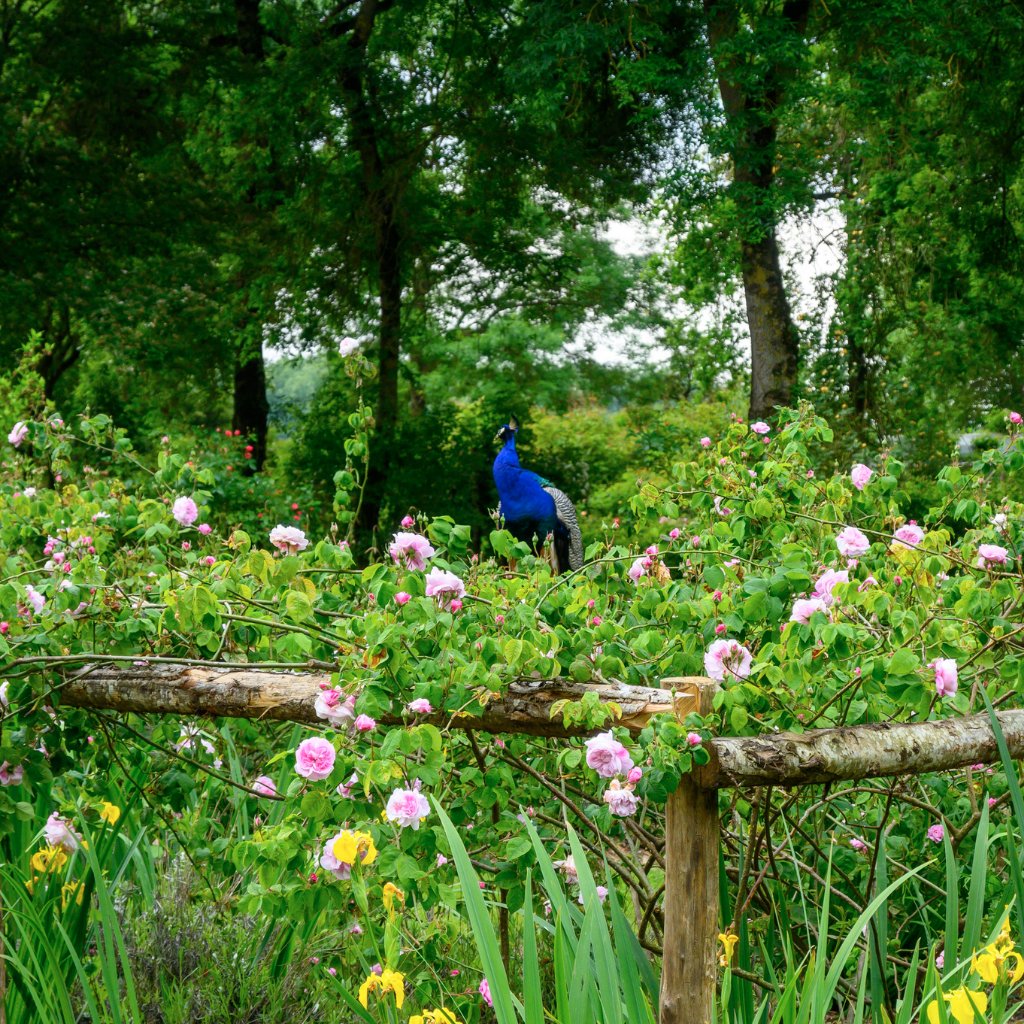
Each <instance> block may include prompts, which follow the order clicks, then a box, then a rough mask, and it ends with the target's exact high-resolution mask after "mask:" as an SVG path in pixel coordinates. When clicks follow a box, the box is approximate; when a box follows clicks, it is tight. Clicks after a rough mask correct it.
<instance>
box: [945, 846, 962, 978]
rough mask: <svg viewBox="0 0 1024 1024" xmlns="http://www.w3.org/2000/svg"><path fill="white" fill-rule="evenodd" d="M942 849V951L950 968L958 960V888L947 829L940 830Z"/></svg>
mask: <svg viewBox="0 0 1024 1024" xmlns="http://www.w3.org/2000/svg"><path fill="white" fill-rule="evenodd" d="M942 848H943V850H944V851H945V854H946V931H945V936H944V939H943V943H944V944H943V950H944V956H945V960H946V963H948V964H949V965H950V966H951V967H952V966H953V964H955V963H957V962H958V961H959V959H960V957H959V949H960V927H959V926H960V888H959V885H958V883H957V868H956V857H955V856H954V855H953V844H952V843H951V842H950V840H949V832H948V830H947V829H945V828H943V830H942Z"/></svg>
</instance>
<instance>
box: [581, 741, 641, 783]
mask: <svg viewBox="0 0 1024 1024" xmlns="http://www.w3.org/2000/svg"><path fill="white" fill-rule="evenodd" d="M587 764H588V765H589V766H590V767H591V768H593V769H594V771H596V772H597V774H598V775H600V776H601V778H602V779H610V778H612V777H613V776H615V775H625V774H627V773H628V772H629V771H630V769H631V768H632V767H633V759H632V758H631V757H630V756H629V751H628V750H626V748H625V747H624V746H623V745H622V744H621V743H620V742H619V741H618V740H617V739H616V738H615V736H614V735H613V734H612V731H611V730H610V729H609V730H608V732H602V733H599V734H598V735H597V736H594V737H592V738H591V739H589V740H587Z"/></svg>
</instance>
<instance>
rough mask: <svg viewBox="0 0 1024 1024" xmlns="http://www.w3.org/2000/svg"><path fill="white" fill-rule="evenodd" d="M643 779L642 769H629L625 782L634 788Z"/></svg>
mask: <svg viewBox="0 0 1024 1024" xmlns="http://www.w3.org/2000/svg"><path fill="white" fill-rule="evenodd" d="M643 777H644V770H643V768H630V769H629V777H628V778H627V779H626V781H627V782H628V783H629V784H630V785H631V786H635V785H636V784H637V783H638V782H639V781H640V780H641V779H642V778H643Z"/></svg>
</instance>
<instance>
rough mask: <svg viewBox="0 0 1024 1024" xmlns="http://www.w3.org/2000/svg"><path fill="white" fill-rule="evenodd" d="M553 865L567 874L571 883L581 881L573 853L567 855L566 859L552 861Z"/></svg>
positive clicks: (568, 881) (567, 879)
mask: <svg viewBox="0 0 1024 1024" xmlns="http://www.w3.org/2000/svg"><path fill="white" fill-rule="evenodd" d="M551 866H552V867H555V868H558V870H559V871H561V872H562V874H563V875H565V880H566V882H567V883H568V884H569V885H576V883H577V882H578V881H579V873H578V872H577V871H576V861H574V860H573V858H572V856H571V855H570V856H568V857H566V858H565V860H554V861H552V862H551Z"/></svg>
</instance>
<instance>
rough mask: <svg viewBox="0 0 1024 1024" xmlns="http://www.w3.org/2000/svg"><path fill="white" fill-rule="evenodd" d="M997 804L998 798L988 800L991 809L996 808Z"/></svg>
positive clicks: (992, 797) (991, 797)
mask: <svg viewBox="0 0 1024 1024" xmlns="http://www.w3.org/2000/svg"><path fill="white" fill-rule="evenodd" d="M996 802H997V801H996V798H995V797H994V796H990V797H989V798H988V805H989V807H995V805H996Z"/></svg>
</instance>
